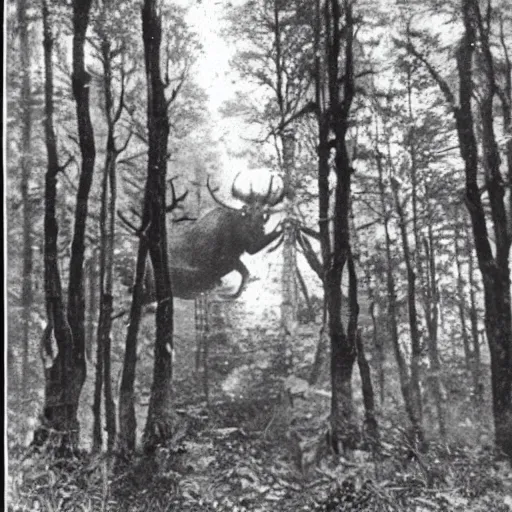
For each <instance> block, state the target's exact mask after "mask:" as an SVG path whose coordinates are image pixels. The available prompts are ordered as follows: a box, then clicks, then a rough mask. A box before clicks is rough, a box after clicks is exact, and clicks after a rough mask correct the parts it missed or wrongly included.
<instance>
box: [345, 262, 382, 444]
mask: <svg viewBox="0 0 512 512" xmlns="http://www.w3.org/2000/svg"><path fill="white" fill-rule="evenodd" d="M348 275H349V292H348V299H349V322H348V328H347V335H348V337H349V338H350V339H351V343H353V344H354V345H355V347H356V350H357V364H358V366H359V373H360V375H361V383H362V390H363V403H364V412H365V414H364V433H365V436H366V437H367V440H368V442H369V444H370V445H371V446H372V448H374V449H376V448H377V444H378V440H379V431H378V425H377V418H376V417H375V395H374V392H373V385H372V376H371V372H370V366H369V364H368V361H367V360H366V354H365V350H364V342H363V339H362V336H361V329H359V328H358V327H357V320H358V316H359V304H358V302H357V274H356V269H355V265H354V260H353V257H352V255H350V257H349V259H348Z"/></svg>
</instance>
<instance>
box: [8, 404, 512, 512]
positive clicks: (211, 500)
mask: <svg viewBox="0 0 512 512" xmlns="http://www.w3.org/2000/svg"><path fill="white" fill-rule="evenodd" d="M305 402H306V400H297V401H296V402H295V404H294V407H293V410H292V411H290V410H288V408H287V407H283V406H281V405H278V404H277V405H276V403H275V402H271V401H270V400H268V399H258V400H252V401H249V400H243V401H242V400H238V401H236V400H235V401H231V402H224V403H211V404H210V407H209V408H207V407H206V406H205V404H204V403H202V404H197V405H188V406H183V407H181V408H179V409H178V412H179V415H180V418H181V419H180V423H179V426H178V428H177V430H176V434H175V435H174V437H173V440H172V441H171V442H170V443H169V444H168V446H167V447H165V448H160V449H158V451H157V453H156V454H155V456H153V457H144V456H143V455H139V456H137V457H135V458H134V459H133V460H132V461H130V462H126V463H125V464H118V465H117V468H116V469H115V470H114V469H113V468H112V466H111V463H110V461H109V460H108V459H107V458H106V457H105V456H104V455H96V456H94V455H84V456H83V457H82V458H78V459H73V460H65V461H63V460H60V461H59V460H50V459H48V458H46V459H45V458H44V457H41V456H39V455H35V454H29V453H28V452H26V450H17V449H16V448H15V447H11V449H10V460H9V477H8V501H7V503H8V504H9V505H8V510H9V511H12V512H20V511H37V510H41V511H51V512H56V511H82V512H88V511H112V512H114V511H119V512H122V511H127V512H129V511H133V512H136V511H140V512H144V511H147V512H160V511H180V512H181V511H183V512H187V511H190V512H192V511H198V512H199V511H206V512H208V511H226V512H228V511H235V512H242V511H253V512H264V511H272V512H280V511H283V512H286V511H301V510H303V511H339V512H343V511H354V512H355V511H364V510H368V511H389V512H391V511H415V512H430V511H432V512H434V511H446V512H452V511H453V512H457V511H461V512H462V511H470V512H479V511H482V512H484V511H485V512H510V511H512V471H511V468H510V466H509V465H508V463H506V462H497V461H496V459H495V458H494V457H493V454H492V453H491V450H490V449H485V448H482V447H474V446H473V447H471V446H464V445H459V446H448V445H443V444H440V443H434V442H431V443H430V444H429V449H428V450H427V451H426V452H425V453H421V454H420V453H418V454H417V457H415V458H413V459H412V460H411V459H410V457H409V456H408V455H410V454H408V453H407V442H406V438H405V437H404V436H405V434H404V433H403V432H402V431H401V430H400V429H399V428H389V429H386V428H382V429H381V435H382V450H381V452H380V453H379V454H372V453H370V452H366V451H359V450H356V451H352V452H351V453H350V454H346V456H344V457H340V456H335V455H334V454H332V453H331V452H330V451H329V450H328V448H327V443H326V441H325V438H324V435H319V434H318V432H319V430H318V427H319V422H320V421H323V418H321V415H320V414H316V412H318V411H316V412H315V411H314V410H313V411H312V410H311V404H309V405H308V406H307V407H306V404H305Z"/></svg>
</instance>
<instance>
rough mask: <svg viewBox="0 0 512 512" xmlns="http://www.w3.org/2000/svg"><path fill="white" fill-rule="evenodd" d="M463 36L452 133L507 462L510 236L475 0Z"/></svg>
mask: <svg viewBox="0 0 512 512" xmlns="http://www.w3.org/2000/svg"><path fill="white" fill-rule="evenodd" d="M462 15H463V21H464V29H465V32H464V36H463V39H462V42H461V44H460V47H459V49H458V53H457V68H458V73H459V81H460V84H459V103H460V106H459V107H454V114H455V120H456V125H457V133H458V136H459V145H460V151H461V155H462V158H463V160H464V164H465V173H466V201H467V206H468V209H469V213H470V216H471V223H472V228H473V236H474V241H475V249H476V254H477V260H478V266H479V268H480V271H481V273H482V279H483V286H484V303H485V331H486V335H487V340H488V343H489V349H490V353H491V375H492V377H491V380H492V392H493V413H494V426H495V438H496V445H497V448H498V449H499V450H501V451H502V452H503V453H504V454H506V455H507V456H508V457H509V458H510V459H512V312H511V300H510V270H509V261H508V260H509V250H510V242H511V240H510V234H509V230H508V224H507V215H506V210H505V201H504V184H503V179H502V176H501V173H500V157H499V151H498V147H497V144H496V137H495V134H494V127H493V98H494V94H495V91H496V84H495V81H494V72H493V58H492V55H491V50H490V46H489V41H488V35H487V33H486V29H485V28H484V27H483V26H482V15H481V13H480V7H479V5H478V2H476V1H475V0H464V1H463V2H462ZM478 39H479V40H480V44H481V52H482V54H483V59H482V67H483V72H484V73H483V78H484V80H483V84H482V89H483V90H482V98H481V101H480V115H481V123H482V145H483V157H484V158H483V163H484V170H485V173H484V174H485V183H486V188H487V193H488V196H489V204H490V221H491V222H492V226H493V229H494V239H495V245H496V250H495V256H494V255H493V251H492V248H491V244H490V241H489V235H488V231H487V224H486V211H485V208H484V206H483V203H482V197H481V194H480V189H479V185H478V178H477V176H478V151H477V141H476V137H475V133H474V121H473V113H472V101H473V89H474V81H473V78H472V77H473V62H474V61H473V54H474V52H475V49H476V48H477V40H478Z"/></svg>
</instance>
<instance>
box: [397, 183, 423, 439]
mask: <svg viewBox="0 0 512 512" xmlns="http://www.w3.org/2000/svg"><path fill="white" fill-rule="evenodd" d="M391 189H392V191H393V196H394V201H395V208H396V212H397V214H398V224H399V228H400V236H401V239H402V250H403V254H404V260H405V266H406V269H407V308H408V312H409V330H410V337H411V363H410V368H411V370H410V376H409V389H410V393H411V399H412V402H413V404H412V405H413V407H414V408H415V421H416V422H417V424H416V425H415V427H416V428H419V429H420V430H419V431H418V434H419V432H420V431H421V432H423V426H422V423H423V404H422V401H423V399H422V396H421V386H420V380H421V376H420V360H421V338H420V331H419V326H418V313H417V308H416V273H415V271H414V267H413V262H412V256H411V252H410V248H409V239H408V233H407V219H406V216H405V212H404V209H403V206H402V204H401V199H400V196H399V189H398V182H397V181H396V179H394V178H391ZM422 435H423V434H419V436H420V437H421V438H422ZM418 440H419V438H418Z"/></svg>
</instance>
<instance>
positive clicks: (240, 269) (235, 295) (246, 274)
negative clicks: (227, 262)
mask: <svg viewBox="0 0 512 512" xmlns="http://www.w3.org/2000/svg"><path fill="white" fill-rule="evenodd" d="M233 270H236V271H237V272H239V273H240V275H241V276H242V282H241V283H240V286H239V287H238V290H237V291H236V292H235V293H219V294H218V295H219V297H221V298H223V299H238V297H240V295H242V292H243V291H244V290H245V287H246V286H247V280H248V279H249V275H250V274H249V271H248V270H247V267H246V266H245V265H244V264H243V263H242V262H241V261H240V260H238V261H237V263H236V265H235V266H234V268H233Z"/></svg>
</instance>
